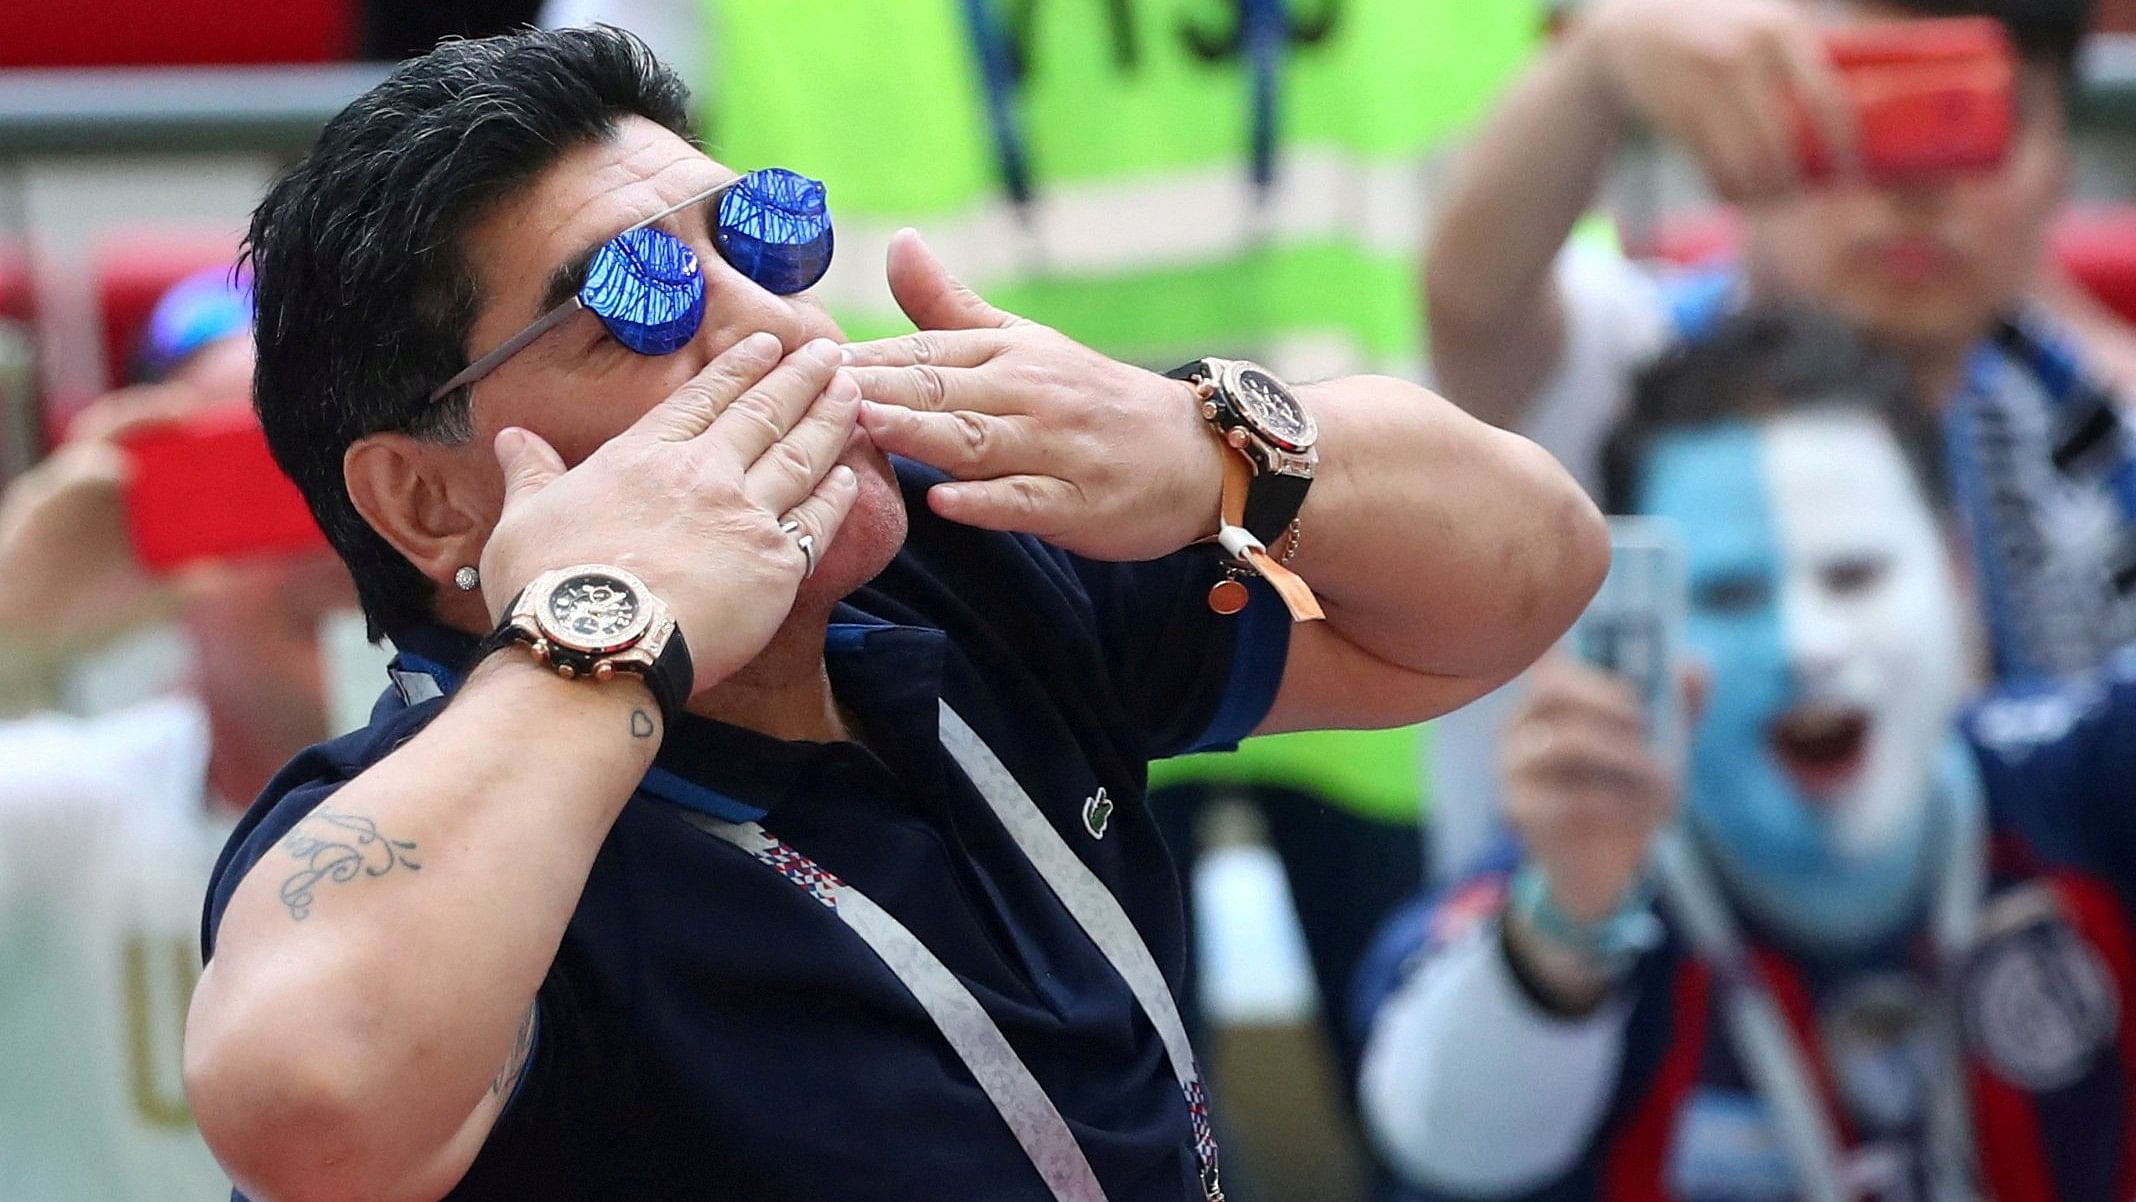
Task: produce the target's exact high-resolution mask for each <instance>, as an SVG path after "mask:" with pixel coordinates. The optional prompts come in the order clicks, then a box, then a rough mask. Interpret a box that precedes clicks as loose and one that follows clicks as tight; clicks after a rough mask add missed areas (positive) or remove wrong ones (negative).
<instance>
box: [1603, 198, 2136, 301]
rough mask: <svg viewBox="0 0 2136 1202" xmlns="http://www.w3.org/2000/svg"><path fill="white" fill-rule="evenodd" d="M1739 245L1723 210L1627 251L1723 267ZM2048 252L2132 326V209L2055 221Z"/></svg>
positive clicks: (1682, 218) (2135, 273) (1662, 229)
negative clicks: (1717, 264)
mask: <svg viewBox="0 0 2136 1202" xmlns="http://www.w3.org/2000/svg"><path fill="white" fill-rule="evenodd" d="M1741 244H1742V223H1741V221H1740V220H1738V219H1737V217H1736V215H1735V214H1734V213H1732V212H1730V211H1729V210H1727V209H1694V210H1690V211H1687V212H1682V213H1672V214H1670V215H1669V216H1668V217H1666V218H1664V219H1663V220H1662V222H1661V224H1660V226H1659V228H1657V229H1656V230H1655V231H1654V236H1653V240H1652V241H1651V242H1648V243H1646V244H1643V245H1633V246H1628V247H1627V248H1626V249H1627V251H1628V252H1629V253H1631V254H1633V255H1635V256H1637V257H1639V258H1653V259H1662V260H1665V261H1667V262H1670V263H1676V264H1679V265H1681V266H1685V267H1702V266H1706V265H1708V264H1715V263H1723V262H1726V261H1728V260H1729V259H1731V258H1733V257H1734V256H1735V253H1736V250H1737V248H1738V247H1739V246H1740V245H1741ZM2049 246H2050V253H2052V254H2053V256H2054V259H2055V262H2057V263H2059V264H2061V266H2062V269H2063V270H2064V271H2067V272H2068V273H2069V274H2070V276H2071V277H2072V278H2074V279H2075V280H2076V281H2077V283H2078V284H2080V285H2082V286H2083V288H2084V290H2085V291H2086V292H2088V293H2090V294H2091V296H2092V298H2093V299H2095V300H2097V301H2098V302H2099V303H2100V304H2102V305H2105V306H2106V307H2107V308H2108V309H2111V310H2113V312H2114V315H2115V316H2117V317H2119V318H2120V319H2121V320H2123V321H2125V322H2128V323H2129V324H2130V325H2132V326H2136V206H2128V205H2086V206H2079V207H2075V208H2071V209H2070V210H2069V211H2067V212H2065V213H2063V214H2062V216H2061V217H2059V218H2058V219H2056V221H2055V224H2054V231H2053V234H2052V236H2051V238H2050V240H2049Z"/></svg>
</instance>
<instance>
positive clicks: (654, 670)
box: [645, 626, 697, 731]
mask: <svg viewBox="0 0 2136 1202" xmlns="http://www.w3.org/2000/svg"><path fill="white" fill-rule="evenodd" d="M696 683H697V666H696V665H695V664H693V663H691V662H690V644H689V643H688V642H686V641H684V639H683V637H682V627H680V626H677V627H675V629H673V630H670V631H668V638H667V645H666V646H665V647H662V648H661V649H660V654H659V655H658V656H657V657H655V658H654V660H653V666H652V667H651V668H649V669H647V670H646V673H645V687H646V688H648V689H651V690H652V691H653V700H654V701H655V702H658V703H659V705H660V729H661V730H663V731H670V730H673V729H675V723H676V722H677V721H679V720H680V719H681V718H682V710H683V707H684V706H686V705H688V704H689V703H690V688H691V686H692V685H694V684H696Z"/></svg>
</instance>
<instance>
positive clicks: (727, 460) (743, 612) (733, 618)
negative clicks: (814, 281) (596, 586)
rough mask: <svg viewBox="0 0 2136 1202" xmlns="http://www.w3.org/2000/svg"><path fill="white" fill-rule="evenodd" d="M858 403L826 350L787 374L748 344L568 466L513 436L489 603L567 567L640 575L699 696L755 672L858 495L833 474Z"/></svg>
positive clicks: (789, 366)
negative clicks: (674, 635)
mask: <svg viewBox="0 0 2136 1202" xmlns="http://www.w3.org/2000/svg"><path fill="white" fill-rule="evenodd" d="M859 405H860V390H859V388H858V387H856V385H855V384H854V382H853V380H852V378H851V377H850V376H849V375H848V374H847V373H845V372H842V371H840V370H839V353H838V347H837V344H835V343H832V342H829V341H824V340H818V341H816V342H812V343H810V344H809V345H807V346H805V347H802V348H801V349H800V350H798V351H795V352H794V353H793V354H792V355H789V356H787V357H786V358H785V359H784V361H783V362H782V361H781V360H780V357H779V341H778V339H777V338H775V337H773V336H772V335H770V334H752V335H750V336H749V337H748V338H745V339H743V340H742V341H741V342H739V343H737V344H736V345H735V346H733V347H731V348H729V349H728V350H727V351H726V353H724V354H722V355H720V356H719V357H718V358H716V359H714V360H713V361H712V362H711V363H709V364H707V365H706V367H705V369H704V370H703V371H701V372H699V373H698V374H697V375H696V376H695V377H694V378H692V379H691V380H690V382H689V383H687V384H685V385H683V386H682V387H681V388H680V389H677V390H676V392H675V394H674V395H673V396H670V397H669V398H668V399H667V400H665V401H662V402H661V403H660V404H659V405H657V406H655V407H654V408H652V409H651V410H649V411H648V412H647V413H646V414H645V416H644V417H642V418H640V419H638V421H637V422H636V423H635V424H634V425H632V426H631V428H630V429H628V430H626V431H624V432H623V433H622V434H620V435H618V436H617V437H615V438H613V439H610V440H609V441H608V442H607V443H606V444H604V445H603V446H602V447H601V449H600V450H598V451H595V452H594V453H593V454H592V455H589V456H587V457H586V459H585V461H584V462H582V463H580V464H578V465H577V466H575V467H572V468H569V469H568V470H567V469H566V468H565V466H564V463H563V460H562V459H561V458H559V457H558V456H557V453H556V451H555V450H554V449H553V448H551V447H550V446H549V444H548V443H546V442H544V441H542V440H541V439H540V438H539V437H538V436H536V435H534V434H533V433H531V432H529V431H526V430H521V429H517V428H510V429H506V430H503V431H500V432H499V433H498V435H497V446H496V451H497V460H498V463H499V464H500V465H501V466H502V467H503V469H504V479H505V497H504V512H503V514H502V515H501V516H500V517H499V518H498V520H497V527H496V529H495V530H494V531H492V532H491V534H490V537H489V541H488V542H487V543H486V544H485V545H484V547H483V549H482V583H483V597H484V599H485V600H486V601H487V602H488V603H489V608H490V616H491V617H492V619H495V618H498V617H501V616H502V614H503V612H504V608H505V606H506V605H507V604H509V603H510V601H511V599H512V597H513V596H514V595H515V594H516V593H518V591H519V590H520V589H522V588H524V587H525V586H526V583H527V581H528V580H530V579H532V578H533V577H535V576H536V575H539V574H540V573H541V572H544V571H547V570H549V569H551V568H560V567H566V566H568V565H570V564H574V563H612V564H615V565H617V566H619V567H623V568H627V569H629V570H630V571H632V572H635V573H636V574H637V575H638V576H639V577H640V578H641V579H643V580H644V581H645V583H646V586H647V587H649V588H650V589H652V591H653V593H654V595H656V596H657V597H659V598H660V600H661V601H663V602H665V603H666V604H667V606H668V608H669V610H670V611H672V612H673V614H674V616H675V622H676V624H677V625H678V626H679V627H680V628H681V630H682V633H683V637H684V639H685V640H686V641H687V642H688V644H689V648H690V656H691V659H692V660H693V661H694V663H695V666H696V669H697V676H696V682H695V686H694V689H693V695H694V694H695V693H700V692H703V691H705V690H706V689H709V688H711V687H713V686H714V685H717V684H719V683H720V682H721V681H723V680H725V679H726V678H727V677H728V676H729V675H731V674H732V673H733V672H734V671H735V670H736V669H738V668H740V667H741V666H742V665H744V664H746V663H748V662H749V661H750V660H752V659H754V658H755V657H756V655H757V653H758V652H760V651H762V650H763V649H764V646H765V644H767V643H769V642H770V641H771V636H772V635H773V634H774V633H776V632H777V631H778V628H779V626H780V624H781V623H783V622H785V620H786V616H787V614H788V612H789V611H791V610H792V608H793V604H794V597H795V594H796V593H797V591H798V590H799V588H800V586H801V581H802V579H803V578H804V573H805V570H806V566H807V561H806V559H805V557H804V556H803V555H802V553H801V550H800V548H799V547H798V546H797V545H796V537H797V536H796V535H794V534H788V533H787V532H785V531H783V530H781V529H780V528H779V527H780V523H781V522H782V521H785V520H788V519H791V520H793V521H796V522H799V523H800V528H801V532H805V533H807V534H811V535H813V536H814V537H815V540H816V544H815V545H816V555H817V559H818V560H819V561H820V560H821V559H822V557H823V556H824V555H825V554H827V553H828V552H829V550H830V545H831V540H832V539H833V538H835V537H836V536H837V533H838V529H839V526H840V525H841V524H843V523H844V521H845V518H846V515H847V514H848V513H850V512H851V511H852V508H853V501H854V499H855V497H856V496H858V481H857V480H856V479H855V477H854V474H853V470H852V469H851V468H849V467H844V466H842V465H838V456H839V454H840V453H841V452H842V451H843V450H844V449H845V446H846V443H847V440H848V439H849V438H850V437H851V436H852V432H853V422H854V415H855V413H856V412H857V410H858V408H859Z"/></svg>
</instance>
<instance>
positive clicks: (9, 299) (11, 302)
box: [0, 242, 37, 323]
mask: <svg viewBox="0 0 2136 1202" xmlns="http://www.w3.org/2000/svg"><path fill="white" fill-rule="evenodd" d="M34 297H35V293H34V291H33V290H32V288H31V287H30V258H29V256H28V255H26V254H24V253H23V250H22V248H21V247H19V246H16V245H15V244H13V243H11V242H0V321H19V322H24V323H27V322H29V321H30V320H31V319H32V318H34V317H36V315H37V306H36V304H35V301H34Z"/></svg>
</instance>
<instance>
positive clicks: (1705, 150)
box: [1570, 0, 1855, 202]
mask: <svg viewBox="0 0 2136 1202" xmlns="http://www.w3.org/2000/svg"><path fill="white" fill-rule="evenodd" d="M1570 47H1571V50H1570V52H1571V53H1573V54H1577V55H1584V56H1585V57H1586V59H1587V61H1588V62H1589V63H1590V65H1591V66H1592V67H1593V68H1594V70H1595V71H1596V73H1597V76H1598V82H1599V83H1600V84H1601V85H1602V87H1603V88H1604V89H1605V91H1606V92H1607V94H1608V97H1609V99H1610V100H1611V101H1612V102H1614V103H1615V104H1617V105H1618V106H1620V107H1621V108H1622V109H1624V110H1625V111H1626V112H1628V113H1630V114H1633V115H1636V116H1638V117H1640V118H1642V119H1644V120H1645V121H1646V122H1647V123H1648V124H1649V125H1651V126H1653V127H1654V128H1655V129H1657V130H1659V131H1660V132H1661V133H1662V134H1663V135H1665V136H1666V137H1668V138H1670V139H1671V140H1672V141H1674V142H1676V143H1677V144H1678V145H1679V146H1682V147H1683V148H1684V149H1685V150H1686V151H1688V152H1689V153H1690V155H1691V156H1692V158H1694V159H1695V160H1697V162H1698V164H1699V166H1700V167H1701V168H1702V169H1703V170H1704V171H1705V174H1706V177H1707V180H1708V181H1709V182H1710V183H1711V184H1712V186H1713V189H1714V191H1715V192H1716V193H1718V194H1719V195H1720V196H1721V198H1722V199H1724V200H1727V201H1731V202H1743V201H1754V200H1761V199H1767V198H1771V197H1774V196H1780V195H1784V194H1786V193H1789V192H1792V191H1794V190H1795V189H1797V188H1799V187H1800V186H1801V184H1802V177H1801V167H1800V159H1799V157H1798V156H1799V151H1798V148H1797V145H1796V137H1795V117H1794V107H1793V106H1794V104H1797V103H1799V104H1801V105H1802V106H1804V108H1805V110H1806V111H1807V112H1808V114H1809V117H1810V120H1811V121H1812V122H1813V123H1814V125H1815V126H1816V128H1817V129H1818V130H1819V132H1820V134H1821V136H1822V139H1823V141H1824V144H1825V145H1826V146H1828V147H1830V148H1832V157H1833V161H1834V162H1836V163H1840V164H1846V163H1850V162H1852V161H1853V158H1854V151H1853V148H1854V140H1855V139H1854V117H1853V113H1852V110H1851V108H1850V106H1849V105H1848V103H1847V100H1846V96H1845V94H1844V92H1843V90H1842V88H1841V85H1840V81H1839V77H1838V73H1837V72H1836V71H1835V70H1834V69H1833V68H1832V65H1831V63H1830V61H1829V59H1828V58H1827V57H1826V55H1825V52H1824V48H1823V44H1822V42H1821V41H1820V39H1819V37H1818V32H1817V25H1816V23H1815V22H1814V20H1813V19H1812V18H1811V16H1810V11H1809V6H1807V5H1804V4H1801V3H1799V0H1604V2H1603V3H1601V4H1599V5H1597V6H1596V7H1595V8H1594V10H1593V11H1592V12H1591V13H1589V14H1588V15H1586V16H1585V17H1584V18H1582V19H1581V20H1580V22H1579V24H1578V26H1577V27H1576V28H1575V32H1574V34H1573V36H1572V39H1571V42H1570Z"/></svg>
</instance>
